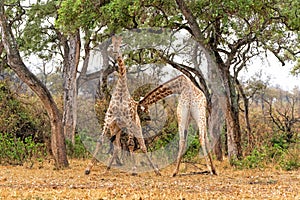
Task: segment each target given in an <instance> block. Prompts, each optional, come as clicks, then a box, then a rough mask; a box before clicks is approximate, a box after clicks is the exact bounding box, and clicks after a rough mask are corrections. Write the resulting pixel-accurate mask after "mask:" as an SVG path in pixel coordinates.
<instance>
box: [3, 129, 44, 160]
mask: <svg viewBox="0 0 300 200" xmlns="http://www.w3.org/2000/svg"><path fill="white" fill-rule="evenodd" d="M46 155H47V153H46V148H45V145H44V144H42V143H35V142H34V141H33V139H32V137H31V136H28V137H26V138H25V139H24V140H21V139H20V138H17V137H14V136H12V135H11V134H6V133H0V164H12V165H22V164H24V162H26V161H31V162H32V161H33V159H37V160H42V159H43V158H44V157H45V156H46Z"/></svg>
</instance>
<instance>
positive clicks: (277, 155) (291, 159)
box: [232, 134, 300, 170]
mask: <svg viewBox="0 0 300 200" xmlns="http://www.w3.org/2000/svg"><path fill="white" fill-rule="evenodd" d="M284 137H285V136H284V134H283V135H279V136H275V137H273V138H272V139H271V140H270V144H271V146H269V145H268V144H265V145H264V146H262V147H260V148H256V149H254V150H253V151H252V152H251V154H250V155H248V156H246V157H245V158H244V159H242V160H234V161H233V162H232V164H233V165H234V166H236V167H237V168H238V169H245V168H246V169H253V168H264V167H266V166H267V165H273V166H275V167H276V168H281V169H283V170H297V169H299V168H300V155H299V152H300V144H299V142H298V143H297V142H296V143H295V144H290V143H288V142H287V141H286V140H285V139H284Z"/></svg>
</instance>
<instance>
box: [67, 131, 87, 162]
mask: <svg viewBox="0 0 300 200" xmlns="http://www.w3.org/2000/svg"><path fill="white" fill-rule="evenodd" d="M66 146H67V155H68V156H69V157H70V158H89V157H90V153H89V152H88V151H87V150H86V148H85V146H84V145H83V143H82V141H81V138H80V136H79V135H76V136H75V145H73V144H72V142H71V141H70V140H66Z"/></svg>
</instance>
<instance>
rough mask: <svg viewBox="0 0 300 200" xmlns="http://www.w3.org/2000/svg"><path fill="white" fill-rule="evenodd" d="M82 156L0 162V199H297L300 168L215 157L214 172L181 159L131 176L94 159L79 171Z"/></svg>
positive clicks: (82, 164)
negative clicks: (60, 163)
mask: <svg viewBox="0 0 300 200" xmlns="http://www.w3.org/2000/svg"><path fill="white" fill-rule="evenodd" d="M88 162H89V161H88V160H70V168H69V169H65V170H54V169H53V163H47V161H45V162H44V163H43V164H34V165H33V166H32V167H29V165H24V166H0V195H1V197H0V199H272V200H273V199H293V200H294V199H300V189H299V183H300V173H299V170H298V171H281V170H278V169H272V168H268V169H263V170H262V169H254V170H237V169H233V168H232V167H230V166H229V165H228V164H226V161H225V164H224V162H223V163H216V165H217V169H218V176H214V175H209V174H200V173H197V172H201V170H202V171H203V170H205V167H204V165H200V164H198V165H194V164H189V163H186V164H182V169H181V171H180V175H179V176H177V177H172V178H171V177H170V175H171V172H172V170H173V169H174V166H172V165H171V166H170V167H168V168H166V169H162V176H156V175H155V173H154V172H152V173H150V172H149V173H143V174H139V175H138V176H131V175H130V174H127V173H125V172H120V171H117V170H116V169H115V170H111V171H109V172H107V173H103V172H104V171H105V167H104V166H102V165H100V164H99V165H97V166H96V167H95V168H94V170H93V171H92V172H91V174H90V175H88V176H87V175H85V174H84V169H85V167H86V164H87V163H88Z"/></svg>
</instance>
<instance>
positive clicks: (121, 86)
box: [112, 55, 131, 103]
mask: <svg viewBox="0 0 300 200" xmlns="http://www.w3.org/2000/svg"><path fill="white" fill-rule="evenodd" d="M116 60H117V63H118V81H117V84H116V87H115V90H114V94H113V95H112V99H114V100H117V101H119V102H118V103H124V100H126V101H127V100H129V99H130V98H131V96H130V93H129V90H128V85H127V73H126V66H125V64H124V60H123V58H122V56H120V55H119V56H117V57H116Z"/></svg>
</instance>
